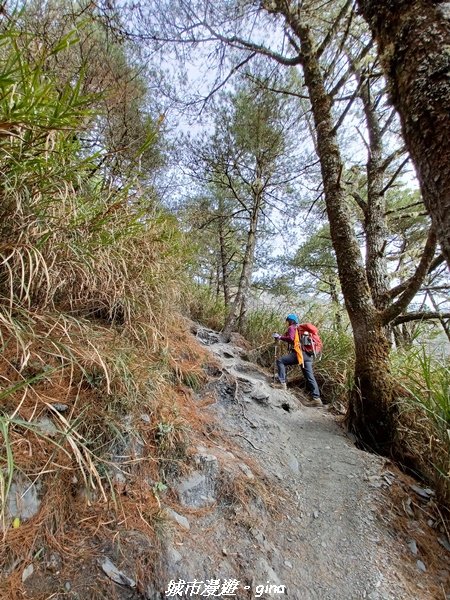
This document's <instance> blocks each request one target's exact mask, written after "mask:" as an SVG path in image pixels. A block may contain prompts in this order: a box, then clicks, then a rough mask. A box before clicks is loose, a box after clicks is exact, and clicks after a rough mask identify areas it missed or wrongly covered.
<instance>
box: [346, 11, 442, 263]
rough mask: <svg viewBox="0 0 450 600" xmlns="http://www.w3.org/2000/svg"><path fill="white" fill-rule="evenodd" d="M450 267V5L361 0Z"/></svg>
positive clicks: (427, 205)
mask: <svg viewBox="0 0 450 600" xmlns="http://www.w3.org/2000/svg"><path fill="white" fill-rule="evenodd" d="M358 4H359V6H360V9H361V12H362V14H363V16H364V18H365V19H366V20H367V22H368V23H369V26H370V28H371V30H372V33H373V36H374V38H375V39H376V41H377V42H378V47H379V53H380V59H381V62H382V64H383V67H384V70H385V73H386V77H387V80H388V84H389V91H390V96H391V99H392V102H393V104H394V106H395V108H396V109H397V110H398V112H399V114H400V118H401V122H402V129H403V135H404V138H405V142H406V145H407V147H408V150H409V152H410V154H411V157H412V159H413V162H414V164H415V167H416V171H417V175H418V178H419V181H420V186H421V190H422V196H423V200H424V203H425V205H426V207H427V210H428V212H429V214H430V216H431V219H432V222H433V225H434V228H435V230H436V234H437V236H438V240H439V243H440V245H441V249H442V253H443V254H444V256H445V259H446V261H447V264H448V265H449V267H450V118H449V116H450V115H449V107H450V8H449V3H448V2H439V1H436V0H389V1H386V2H379V1H375V0H358Z"/></svg>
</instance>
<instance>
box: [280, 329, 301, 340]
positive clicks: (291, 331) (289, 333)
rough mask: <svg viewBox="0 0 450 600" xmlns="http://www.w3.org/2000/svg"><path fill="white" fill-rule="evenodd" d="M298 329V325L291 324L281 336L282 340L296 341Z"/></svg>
mask: <svg viewBox="0 0 450 600" xmlns="http://www.w3.org/2000/svg"><path fill="white" fill-rule="evenodd" d="M296 329H297V327H296V326H295V325H290V327H289V329H288V330H287V331H286V333H285V334H284V335H282V336H280V340H282V341H283V342H288V343H294V339H295V330H296Z"/></svg>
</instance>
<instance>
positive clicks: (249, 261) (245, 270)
mask: <svg viewBox="0 0 450 600" xmlns="http://www.w3.org/2000/svg"><path fill="white" fill-rule="evenodd" d="M260 203H261V198H260V194H257V198H255V203H254V207H253V210H252V213H251V215H250V227H249V230H248V235H247V244H246V247H245V254H244V260H243V263H242V271H241V276H240V278H239V285H238V290H237V293H236V296H235V298H234V300H233V304H232V305H231V309H230V312H229V314H228V317H227V319H226V321H225V325H224V328H223V331H222V338H223V339H224V340H225V341H229V339H230V335H231V332H232V331H233V328H234V327H235V326H236V322H237V320H238V318H239V313H240V310H241V307H242V306H245V304H246V300H247V295H248V292H249V289H250V283H251V277H252V272H253V263H254V259H255V248H256V230H257V227H258V219H259V212H260Z"/></svg>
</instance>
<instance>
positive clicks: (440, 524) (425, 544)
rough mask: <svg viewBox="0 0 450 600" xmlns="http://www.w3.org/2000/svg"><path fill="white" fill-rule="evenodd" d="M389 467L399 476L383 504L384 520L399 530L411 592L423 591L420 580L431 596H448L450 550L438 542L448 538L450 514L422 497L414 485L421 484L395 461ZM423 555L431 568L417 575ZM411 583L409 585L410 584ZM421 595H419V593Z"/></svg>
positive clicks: (436, 598) (437, 598)
mask: <svg viewBox="0 0 450 600" xmlns="http://www.w3.org/2000/svg"><path fill="white" fill-rule="evenodd" d="M389 470H390V471H391V472H393V473H394V474H395V479H394V481H393V483H392V485H391V486H390V487H389V489H388V490H387V491H386V492H385V495H386V500H387V502H386V503H385V504H384V505H383V507H382V508H381V513H382V516H383V518H384V520H385V521H386V522H387V523H388V524H389V526H390V527H392V528H393V529H394V531H395V534H396V537H397V539H398V540H399V542H400V544H401V546H402V547H403V548H404V556H403V557H402V563H403V564H404V565H405V566H406V565H407V564H408V562H409V565H410V566H409V569H408V571H407V573H408V574H409V581H406V582H405V583H406V585H407V586H408V587H410V588H411V593H412V594H413V593H415V594H419V593H420V590H419V589H417V587H416V584H417V583H420V584H421V585H422V589H426V590H427V598H428V597H429V598H432V599H433V600H444V598H446V596H445V591H447V592H448V589H449V586H450V575H449V572H448V570H447V569H446V566H447V564H448V558H449V553H448V551H447V550H445V549H444V548H443V547H442V545H441V544H440V543H439V542H438V538H439V537H441V538H446V537H447V539H450V538H448V533H449V532H448V514H447V512H445V513H443V512H442V511H441V510H440V509H439V506H438V505H437V504H436V502H435V501H434V500H433V499H432V500H428V501H425V500H421V499H420V497H419V496H417V495H416V494H415V493H414V491H413V490H412V489H411V487H410V486H411V485H413V484H415V485H417V482H416V480H414V479H413V478H412V477H409V476H408V475H405V474H404V473H402V472H401V471H400V470H399V469H397V468H396V467H395V466H393V465H391V466H390V467H389ZM411 540H414V541H415V542H416V544H417V548H418V554H417V555H416V556H414V555H412V554H411V552H410V550H409V548H408V544H409V543H410V542H411ZM418 559H420V560H421V561H422V562H423V563H424V564H425V565H426V569H427V572H426V573H422V574H421V575H420V579H419V578H418V577H417V573H418V571H417V566H416V561H417V560H418ZM408 584H409V585H408ZM417 597H419V596H417Z"/></svg>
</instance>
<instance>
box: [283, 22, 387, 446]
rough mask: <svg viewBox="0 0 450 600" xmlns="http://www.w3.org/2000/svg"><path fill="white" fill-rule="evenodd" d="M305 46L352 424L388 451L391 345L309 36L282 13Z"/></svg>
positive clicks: (368, 441) (371, 442)
mask: <svg viewBox="0 0 450 600" xmlns="http://www.w3.org/2000/svg"><path fill="white" fill-rule="evenodd" d="M284 14H285V16H286V18H287V19H288V20H289V24H290V26H291V27H292V29H293V31H294V32H295V34H296V35H297V37H298V38H299V40H300V42H301V57H302V66H303V73H304V78H305V84H306V87H307V88H308V93H309V97H310V101H311V107H312V112H313V116H314V123H315V127H316V132H317V151H318V154H319V159H320V164H321V171H322V178H323V183H324V191H325V202H326V207H327V214H328V219H329V222H330V232H331V239H332V242H333V247H334V250H335V253H336V259H337V264H338V272H339V280H340V282H341V287H342V292H343V295H344V300H345V305H346V308H347V312H348V315H349V318H350V321H351V324H352V328H353V336H354V340H355V389H354V391H353V393H352V396H351V398H350V409H349V413H348V424H349V427H350V429H351V430H352V431H354V432H355V433H356V435H357V436H358V437H360V438H361V440H362V441H363V443H365V444H366V445H368V446H370V447H371V448H372V449H374V450H378V451H382V452H387V451H389V449H390V446H391V444H392V442H393V437H394V435H393V431H394V427H393V419H392V408H391V407H392V389H393V382H392V378H391V376H390V372H389V344H388V342H387V339H386V336H385V332H384V327H383V324H382V322H381V319H380V318H379V316H378V312H377V311H376V309H375V306H374V303H373V300H372V296H371V292H370V287H369V283H368V280H367V276H366V273H365V269H364V265H363V263H362V257H361V252H360V249H359V246H358V242H357V240H356V237H355V234H354V232H353V229H352V224H351V222H350V219H349V217H348V215H349V213H350V211H349V209H348V206H347V197H346V194H345V190H344V188H343V186H342V184H341V175H342V171H343V162H342V159H341V155H340V151H339V146H338V141H337V134H336V131H335V130H334V123H333V118H332V101H331V98H330V97H329V96H328V94H327V92H326V89H325V85H324V81H323V75H322V71H321V67H320V64H319V61H318V58H317V56H316V54H315V48H314V43H313V39H312V35H311V32H310V30H309V28H308V27H307V26H305V25H304V24H303V22H302V21H301V20H300V18H299V17H298V16H297V14H296V13H295V12H294V11H292V12H290V13H287V14H286V13H284Z"/></svg>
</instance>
